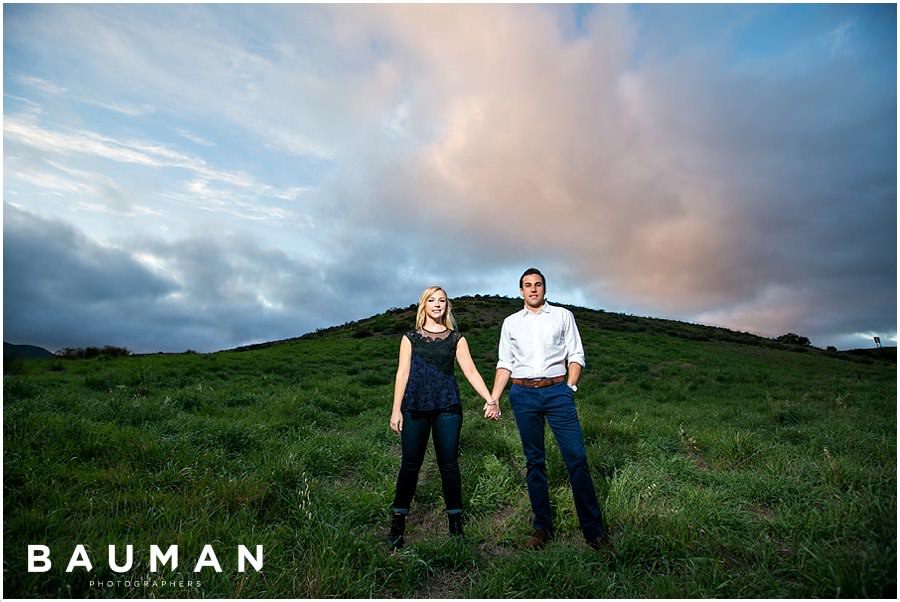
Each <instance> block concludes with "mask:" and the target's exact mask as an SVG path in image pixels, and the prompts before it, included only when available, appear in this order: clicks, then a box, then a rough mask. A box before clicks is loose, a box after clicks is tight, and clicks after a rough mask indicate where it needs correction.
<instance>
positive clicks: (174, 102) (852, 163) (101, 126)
mask: <svg viewBox="0 0 900 602" xmlns="http://www.w3.org/2000/svg"><path fill="white" fill-rule="evenodd" d="M3 201H4V203H3V339H4V340H6V341H9V342H12V343H17V344H32V345H39V346H42V347H45V348H47V349H50V350H51V351H56V350H60V349H62V348H65V347H86V346H104V345H114V346H123V347H126V348H128V349H129V350H131V351H133V352H156V351H166V352H180V351H185V350H188V349H191V350H195V351H200V352H209V351H215V350H221V349H229V348H233V347H236V346H239V345H246V344H251V343H258V342H264V341H273V340H280V339H285V338H290V337H295V336H299V335H302V334H304V333H307V332H310V331H314V330H316V329H317V328H325V327H329V326H334V325H339V324H343V323H345V322H348V321H353V320H358V319H362V318H366V317H369V316H371V315H373V314H377V313H380V312H382V311H385V310H387V309H389V308H394V307H407V306H409V305H410V304H412V303H415V302H417V300H418V297H419V294H420V293H421V291H422V290H423V289H425V288H426V287H427V286H429V285H432V284H439V285H442V286H444V287H445V289H446V290H447V292H448V294H449V296H450V297H451V299H452V298H453V297H458V296H463V295H474V294H482V295H495V294H496V295H504V296H509V297H514V296H517V295H518V277H519V275H520V274H521V273H522V271H524V270H525V269H526V268H528V267H532V266H535V267H539V268H540V269H541V270H542V271H543V272H544V274H545V275H546V277H547V297H548V299H549V300H550V301H551V302H556V303H566V304H573V305H578V306H582V307H589V308H594V309H604V310H606V311H611V312H622V313H627V314H632V315H638V316H649V317H657V318H668V319H676V320H683V321H687V322H694V323H701V324H709V325H716V326H724V327H727V328H732V329H735V330H739V331H746V332H752V333H756V334H761V335H764V336H770V337H777V336H779V335H782V334H785V333H788V332H792V333H797V334H799V335H801V336H806V337H807V338H809V339H810V341H811V342H812V344H813V345H815V346H817V347H821V348H824V347H826V346H835V347H837V348H839V349H848V348H859V347H872V346H873V345H874V343H873V336H880V337H881V341H882V344H884V345H886V346H887V345H896V337H897V335H896V332H897V14H896V6H895V5H893V4H872V5H859V4H851V5H847V4H803V5H778V4H765V5H762V4H759V5H757V4H739V5H737V4H735V5H705V4H700V5H679V4H661V5H623V4H616V5H574V6H573V5H560V4H551V5H535V4H527V5H518V4H501V5H440V4H433V5H405V4H403V5H374V4H365V5H330V4H329V5H289V4H274V5H273V4H269V5H240V4H227V5H209V4H178V5H173V4H157V5H132V4H91V5H75V4H35V5H28V4H4V6H3ZM461 327H462V328H463V329H465V324H462V325H461Z"/></svg>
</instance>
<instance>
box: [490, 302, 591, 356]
mask: <svg viewBox="0 0 900 602" xmlns="http://www.w3.org/2000/svg"><path fill="white" fill-rule="evenodd" d="M564 323H565V333H566V361H567V362H575V363H576V364H581V367H582V368H583V367H584V365H585V362H584V347H583V346H582V344H581V335H580V334H579V333H578V326H577V325H576V324H575V316H574V315H572V312H570V311H566V313H565V318H564ZM501 340H502V339H501Z"/></svg>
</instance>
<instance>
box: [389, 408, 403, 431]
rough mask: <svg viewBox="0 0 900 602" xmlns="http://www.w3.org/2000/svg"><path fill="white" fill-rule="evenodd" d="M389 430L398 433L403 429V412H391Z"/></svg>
mask: <svg viewBox="0 0 900 602" xmlns="http://www.w3.org/2000/svg"><path fill="white" fill-rule="evenodd" d="M391 430H392V431H394V432H395V433H397V434H398V435H399V434H400V433H401V432H402V431H403V414H401V413H400V412H391Z"/></svg>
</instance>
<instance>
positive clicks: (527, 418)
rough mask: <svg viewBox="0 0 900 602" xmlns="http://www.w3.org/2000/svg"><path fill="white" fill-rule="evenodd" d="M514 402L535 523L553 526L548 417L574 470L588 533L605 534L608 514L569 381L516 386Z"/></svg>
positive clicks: (581, 515)
mask: <svg viewBox="0 0 900 602" xmlns="http://www.w3.org/2000/svg"><path fill="white" fill-rule="evenodd" d="M509 401H510V405H511V406H512V410H513V414H514V415H515V417H516V425H517V426H518V427H519V436H520V437H521V438H522V449H523V451H524V452H525V464H526V473H525V481H526V483H527V484H528V497H529V498H530V499H531V510H532V512H533V513H534V522H533V523H532V526H533V527H534V528H535V529H546V530H552V529H553V515H552V513H551V510H550V492H549V489H548V483H547V466H546V460H545V454H544V420H545V419H546V421H547V423H548V424H549V425H550V429H551V430H552V431H553V435H554V436H555V437H556V442H557V443H558V444H559V451H560V453H561V454H562V458H563V462H564V463H565V465H566V469H567V470H568V471H569V481H570V482H571V484H572V497H574V498H575V510H576V512H577V513H578V522H579V525H580V527H581V530H582V531H583V532H584V534H585V535H586V536H588V537H597V536H600V535H602V534H603V533H604V531H605V528H604V526H603V515H602V514H601V512H600V505H599V504H598V502H597V494H596V493H595V492H594V482H593V480H592V479H591V473H590V471H589V470H588V462H587V452H586V450H585V447H584V435H583V434H582V432H581V423H580V422H579V421H578V413H577V412H576V410H575V400H574V397H573V395H572V390H571V389H569V387H568V385H566V383H564V382H562V383H559V384H557V385H551V386H549V387H544V388H541V389H533V388H530V387H523V386H520V385H513V386H512V387H511V388H510V391H509Z"/></svg>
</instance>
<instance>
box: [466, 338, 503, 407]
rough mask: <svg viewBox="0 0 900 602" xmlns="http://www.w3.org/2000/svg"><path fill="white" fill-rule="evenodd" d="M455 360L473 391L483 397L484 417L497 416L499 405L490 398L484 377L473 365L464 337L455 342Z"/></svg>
mask: <svg viewBox="0 0 900 602" xmlns="http://www.w3.org/2000/svg"><path fill="white" fill-rule="evenodd" d="M456 361H457V362H458V363H459V367H460V369H461V370H462V372H463V374H464V375H465V377H466V380H468V381H469V384H470V385H472V388H473V389H475V392H476V393H478V394H479V395H481V397H482V399H484V402H485V403H484V412H485V414H484V415H485V417H486V418H497V417H499V416H500V410H499V406H498V405H497V403H496V402H495V401H494V400H493V399H491V392H490V390H489V389H488V388H487V385H486V384H484V379H483V378H481V374H480V373H479V372H478V368H476V367H475V362H474V361H472V354H471V353H470V352H469V343H468V342H467V341H466V339H465V337H460V339H459V343H457V344H456Z"/></svg>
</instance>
